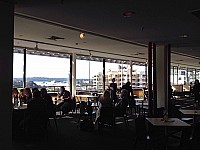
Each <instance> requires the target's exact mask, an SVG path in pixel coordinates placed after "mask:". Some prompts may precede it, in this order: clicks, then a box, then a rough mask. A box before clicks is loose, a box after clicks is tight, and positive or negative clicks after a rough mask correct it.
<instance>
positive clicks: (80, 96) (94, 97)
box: [76, 95, 98, 101]
mask: <svg viewBox="0 0 200 150" xmlns="http://www.w3.org/2000/svg"><path fill="white" fill-rule="evenodd" d="M76 97H79V98H80V101H81V100H82V98H87V100H88V101H89V100H91V99H95V100H97V98H98V96H96V95H76Z"/></svg>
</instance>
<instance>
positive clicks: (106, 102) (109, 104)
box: [95, 90, 113, 123]
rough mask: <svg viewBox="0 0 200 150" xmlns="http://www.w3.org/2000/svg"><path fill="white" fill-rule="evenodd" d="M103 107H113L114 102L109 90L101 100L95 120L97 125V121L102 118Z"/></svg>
mask: <svg viewBox="0 0 200 150" xmlns="http://www.w3.org/2000/svg"><path fill="white" fill-rule="evenodd" d="M102 107H113V101H112V99H111V98H110V91H109V90H105V91H104V93H103V95H102V96H101V97H100V100H99V108H98V110H97V112H96V119H95V123H96V121H97V119H98V118H99V116H100V111H101V108H102Z"/></svg>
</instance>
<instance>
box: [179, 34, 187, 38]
mask: <svg viewBox="0 0 200 150" xmlns="http://www.w3.org/2000/svg"><path fill="white" fill-rule="evenodd" d="M179 37H180V38H187V37H188V35H187V34H183V35H180V36H179Z"/></svg>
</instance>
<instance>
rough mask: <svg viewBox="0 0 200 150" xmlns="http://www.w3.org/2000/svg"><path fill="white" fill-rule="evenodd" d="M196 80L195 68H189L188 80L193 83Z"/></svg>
mask: <svg viewBox="0 0 200 150" xmlns="http://www.w3.org/2000/svg"><path fill="white" fill-rule="evenodd" d="M194 80H195V69H193V68H189V69H188V81H189V83H191V82H192V83H193V82H194Z"/></svg>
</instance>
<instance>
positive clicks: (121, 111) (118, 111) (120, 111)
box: [114, 107, 128, 128]
mask: <svg viewBox="0 0 200 150" xmlns="http://www.w3.org/2000/svg"><path fill="white" fill-rule="evenodd" d="M126 110H127V108H123V107H115V109H114V117H115V120H116V118H120V117H122V118H123V119H124V123H125V125H126V128H128V117H127V113H126Z"/></svg>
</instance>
